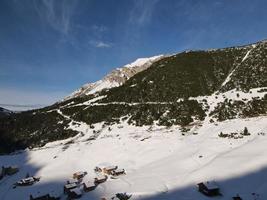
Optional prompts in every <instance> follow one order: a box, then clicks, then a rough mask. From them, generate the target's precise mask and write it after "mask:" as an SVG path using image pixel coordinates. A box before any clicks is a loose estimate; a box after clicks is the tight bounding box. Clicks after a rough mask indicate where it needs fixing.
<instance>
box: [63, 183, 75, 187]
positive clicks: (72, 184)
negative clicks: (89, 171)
mask: <svg viewBox="0 0 267 200" xmlns="http://www.w3.org/2000/svg"><path fill="white" fill-rule="evenodd" d="M73 187H77V184H76V183H70V184H67V185H65V188H73Z"/></svg>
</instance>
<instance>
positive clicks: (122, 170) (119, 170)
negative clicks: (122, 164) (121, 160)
mask: <svg viewBox="0 0 267 200" xmlns="http://www.w3.org/2000/svg"><path fill="white" fill-rule="evenodd" d="M114 172H115V173H123V172H124V169H115V170H114Z"/></svg>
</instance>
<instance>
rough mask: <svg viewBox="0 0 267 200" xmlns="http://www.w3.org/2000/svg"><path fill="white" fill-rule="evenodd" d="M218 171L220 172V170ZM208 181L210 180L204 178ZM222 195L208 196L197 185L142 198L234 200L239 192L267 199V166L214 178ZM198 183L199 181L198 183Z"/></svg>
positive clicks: (257, 199) (256, 199)
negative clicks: (223, 177) (228, 177)
mask: <svg viewBox="0 0 267 200" xmlns="http://www.w3.org/2000/svg"><path fill="white" fill-rule="evenodd" d="M218 173H220V172H219V171H218ZM204 181H208V180H203V182H204ZM214 181H216V183H217V185H218V186H219V188H220V191H221V194H222V196H218V197H207V196H204V195H203V194H201V193H200V192H198V189H197V187H196V185H189V186H187V187H184V188H179V189H175V190H172V191H168V192H166V193H161V194H157V195H153V196H150V197H144V198H141V199H142V200H208V199H215V200H216V199H218V200H232V197H234V196H236V195H237V194H238V195H240V197H241V198H242V199H243V200H266V199H267V167H265V168H262V169H259V170H257V171H254V172H251V173H248V174H244V175H242V176H239V177H233V178H230V179H225V180H214ZM196 184H197V183H196Z"/></svg>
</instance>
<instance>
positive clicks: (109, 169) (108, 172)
mask: <svg viewBox="0 0 267 200" xmlns="http://www.w3.org/2000/svg"><path fill="white" fill-rule="evenodd" d="M116 169H118V166H109V167H105V168H103V172H104V173H105V174H108V175H111V173H112V172H113V171H114V170H116Z"/></svg>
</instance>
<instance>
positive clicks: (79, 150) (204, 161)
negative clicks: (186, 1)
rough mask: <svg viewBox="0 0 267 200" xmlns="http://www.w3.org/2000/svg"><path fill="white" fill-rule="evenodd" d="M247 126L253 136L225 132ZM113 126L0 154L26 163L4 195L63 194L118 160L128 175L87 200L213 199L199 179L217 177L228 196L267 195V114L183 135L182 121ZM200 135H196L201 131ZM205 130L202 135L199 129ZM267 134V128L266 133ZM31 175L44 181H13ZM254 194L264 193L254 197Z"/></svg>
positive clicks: (0, 193)
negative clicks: (124, 198) (120, 197)
mask: <svg viewBox="0 0 267 200" xmlns="http://www.w3.org/2000/svg"><path fill="white" fill-rule="evenodd" d="M244 127H247V128H248V130H249V132H250V133H251V135H249V136H245V137H243V138H240V139H229V138H221V137H219V136H218V134H219V133H220V132H221V131H222V132H223V133H231V132H240V131H242V130H243V129H244ZM111 129H112V130H108V127H104V128H103V127H102V124H98V125H97V126H96V127H95V130H100V132H99V133H98V137H97V138H96V139H95V140H89V139H90V137H91V136H92V135H93V132H92V129H89V130H87V131H86V133H85V134H80V135H78V136H76V137H75V138H70V139H67V140H64V141H57V142H53V143H49V144H47V145H46V146H45V147H43V148H40V149H33V150H27V151H24V152H22V153H19V154H14V155H8V156H0V166H2V165H18V166H19V168H20V171H19V173H17V174H15V175H13V176H9V177H4V178H3V179H2V180H0V199H1V200H24V199H25V200H26V199H29V194H32V193H36V192H38V191H40V192H41V193H48V192H52V191H53V192H56V193H59V194H61V195H62V199H66V196H64V195H63V185H64V184H65V182H66V180H67V179H68V178H70V177H71V176H72V174H73V173H74V172H76V171H87V172H88V174H87V175H86V177H85V178H86V179H89V180H90V179H93V178H94V176H95V172H94V168H95V167H96V166H100V167H101V166H108V165H118V166H119V167H120V168H124V169H125V170H126V175H122V176H119V178H118V179H110V178H109V179H108V180H107V182H105V183H103V184H100V185H99V186H98V187H97V188H96V189H95V190H94V191H92V192H88V193H84V194H83V196H82V198H81V199H84V200H85V199H100V198H101V197H106V198H110V197H112V196H114V194H116V193H118V192H127V193H129V194H132V195H133V196H132V198H131V199H156V200H157V199H164V200H165V199H166V200H168V199H179V200H205V199H209V198H208V197H205V196H203V195H202V194H200V193H199V192H198V191H197V189H196V187H195V185H196V184H197V183H199V182H202V181H208V180H215V181H216V182H217V184H218V185H219V187H220V189H221V193H222V194H223V196H221V197H216V198H215V199H225V200H226V199H231V197H232V196H235V195H236V194H237V193H238V194H240V196H242V197H243V199H245V200H246V199H248V200H251V199H259V200H266V199H267V158H266V155H267V148H266V146H267V117H265V116H262V117H257V118H250V119H236V120H229V121H225V122H221V123H213V124H210V123H208V122H205V123H204V124H203V125H202V126H201V125H200V124H196V125H195V126H192V127H191V130H190V131H189V132H187V133H184V134H182V133H181V131H180V130H179V128H178V127H172V128H169V129H166V128H164V127H158V126H153V127H134V126H129V125H127V124H122V125H113V126H111ZM193 133H195V134H193ZM196 133H197V134H196ZM262 133H265V135H264V134H262ZM27 173H30V175H37V176H41V180H40V182H38V183H36V184H34V185H32V186H28V187H26V186H25V187H17V188H15V189H13V188H12V186H13V183H15V182H16V181H18V180H19V179H20V178H23V177H25V175H26V174H27ZM252 193H255V194H259V196H257V195H255V194H254V195H253V194H252Z"/></svg>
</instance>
